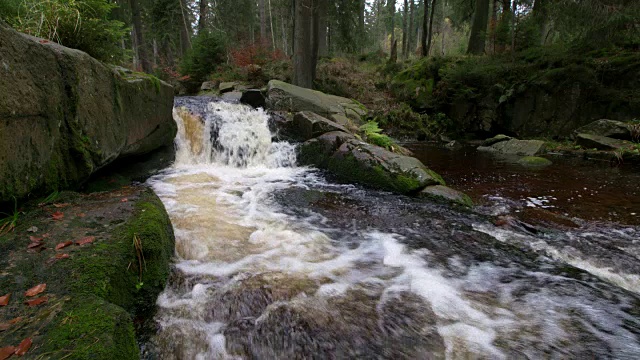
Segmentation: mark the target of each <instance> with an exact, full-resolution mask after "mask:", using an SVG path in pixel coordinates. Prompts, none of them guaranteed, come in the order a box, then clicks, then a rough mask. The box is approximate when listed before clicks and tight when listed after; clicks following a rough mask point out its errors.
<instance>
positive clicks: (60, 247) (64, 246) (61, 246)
mask: <svg viewBox="0 0 640 360" xmlns="http://www.w3.org/2000/svg"><path fill="white" fill-rule="evenodd" d="M72 244H73V241H65V242H61V243H60V244H58V245H56V250H60V249H64V248H66V247H67V246H69V245H72Z"/></svg>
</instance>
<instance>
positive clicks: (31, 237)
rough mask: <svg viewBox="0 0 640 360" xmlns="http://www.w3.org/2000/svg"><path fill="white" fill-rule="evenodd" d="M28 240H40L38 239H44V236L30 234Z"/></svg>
mask: <svg viewBox="0 0 640 360" xmlns="http://www.w3.org/2000/svg"><path fill="white" fill-rule="evenodd" d="M29 240H31V242H40V241H42V240H44V237H42V236H41V237H37V236H33V235H31V236H29Z"/></svg>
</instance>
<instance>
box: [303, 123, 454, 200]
mask: <svg viewBox="0 0 640 360" xmlns="http://www.w3.org/2000/svg"><path fill="white" fill-rule="evenodd" d="M299 159H300V161H301V162H302V163H304V164H307V165H315V166H317V167H319V168H324V169H327V170H328V171H329V172H331V173H333V174H334V175H336V176H337V177H339V178H341V179H343V180H346V181H353V182H358V183H361V184H364V185H368V186H372V187H375V188H379V189H384V190H389V191H393V192H396V193H400V194H411V193H415V192H417V191H419V190H421V189H423V188H425V187H426V186H429V185H444V180H443V179H442V177H440V175H438V174H437V173H435V172H434V171H432V170H429V169H428V168H427V167H426V166H424V164H422V162H420V160H418V159H416V158H414V157H410V156H404V155H399V154H396V153H393V152H391V151H388V150H386V149H384V148H381V147H379V146H375V145H371V144H367V143H365V142H362V141H360V140H358V139H356V138H355V137H353V135H351V134H348V133H344V132H339V131H334V132H330V133H326V134H324V135H322V136H320V137H318V138H316V139H311V140H309V141H307V142H305V143H304V144H303V145H302V146H301V149H300V157H299Z"/></svg>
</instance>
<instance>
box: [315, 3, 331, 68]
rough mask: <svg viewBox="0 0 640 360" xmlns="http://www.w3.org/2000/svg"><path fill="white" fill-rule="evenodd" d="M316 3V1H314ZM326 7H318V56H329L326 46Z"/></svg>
mask: <svg viewBox="0 0 640 360" xmlns="http://www.w3.org/2000/svg"><path fill="white" fill-rule="evenodd" d="M316 1H318V0H316ZM327 21H328V18H327V7H326V6H325V5H318V22H319V23H318V56H320V57H325V56H329V48H328V46H327V25H328V24H327Z"/></svg>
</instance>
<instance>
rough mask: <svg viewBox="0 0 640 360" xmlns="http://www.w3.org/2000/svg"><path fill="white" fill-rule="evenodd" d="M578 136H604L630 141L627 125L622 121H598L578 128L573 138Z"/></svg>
mask: <svg viewBox="0 0 640 360" xmlns="http://www.w3.org/2000/svg"><path fill="white" fill-rule="evenodd" d="M578 134H589V135H597V136H604V137H609V138H614V139H619V140H631V131H630V129H629V125H628V124H626V123H624V122H622V121H616V120H609V119H600V120H597V121H594V122H592V123H591V124H589V125H585V126H583V127H580V128H578V129H576V130H575V131H574V132H573V135H574V136H575V137H577V136H578Z"/></svg>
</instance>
